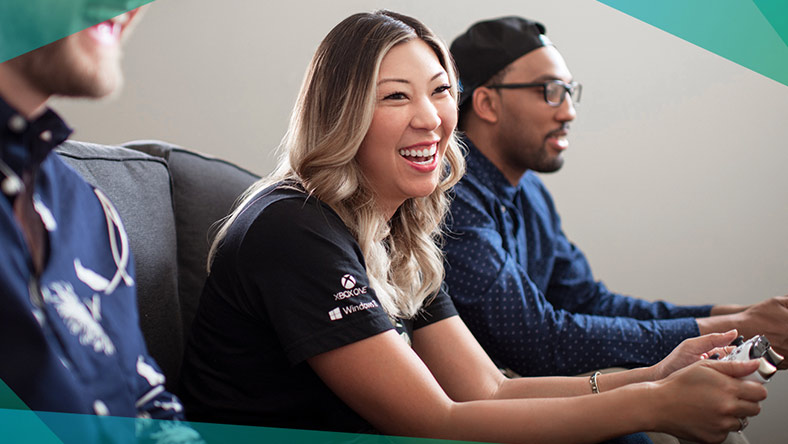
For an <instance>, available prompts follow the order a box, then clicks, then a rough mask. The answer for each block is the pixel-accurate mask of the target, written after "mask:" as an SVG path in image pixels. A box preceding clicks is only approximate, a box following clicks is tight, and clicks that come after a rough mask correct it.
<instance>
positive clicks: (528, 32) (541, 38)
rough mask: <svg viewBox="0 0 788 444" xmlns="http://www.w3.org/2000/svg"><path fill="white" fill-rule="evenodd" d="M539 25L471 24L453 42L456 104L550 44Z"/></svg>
mask: <svg viewBox="0 0 788 444" xmlns="http://www.w3.org/2000/svg"><path fill="white" fill-rule="evenodd" d="M544 33H545V27H544V25H543V24H541V23H539V22H535V21H533V20H528V19H524V18H522V17H514V16H511V17H501V18H497V19H492V20H485V21H481V22H477V23H475V24H473V25H472V26H471V27H470V28H468V30H467V31H466V32H465V33H464V34H462V35H460V36H459V37H457V38H456V39H454V41H453V42H452V44H451V54H452V57H454V63H455V64H456V65H457V70H458V71H459V74H460V89H461V93H460V103H459V104H458V105H459V106H460V107H462V105H463V103H465V101H466V100H467V99H468V98H469V97H471V96H472V95H473V91H474V90H475V89H476V88H478V87H479V86H481V85H483V84H484V83H485V82H486V81H487V80H489V79H490V77H492V76H494V75H495V74H497V73H498V72H499V71H500V70H502V69H504V68H505V67H506V66H507V65H509V64H510V63H512V62H514V61H515V60H517V59H519V58H520V57H522V56H524V55H525V54H528V53H529V52H531V51H533V50H534V49H537V48H541V47H542V46H547V45H552V44H553V43H552V42H551V41H550V39H548V38H547V36H545V35H544Z"/></svg>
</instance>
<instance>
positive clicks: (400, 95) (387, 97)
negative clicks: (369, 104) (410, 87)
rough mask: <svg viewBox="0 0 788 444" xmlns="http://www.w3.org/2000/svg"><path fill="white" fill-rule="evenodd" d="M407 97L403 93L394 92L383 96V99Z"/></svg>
mask: <svg viewBox="0 0 788 444" xmlns="http://www.w3.org/2000/svg"><path fill="white" fill-rule="evenodd" d="M407 98H408V97H407V96H406V95H405V93H401V92H395V93H391V94H389V95H387V96H385V97H383V100H403V99H407Z"/></svg>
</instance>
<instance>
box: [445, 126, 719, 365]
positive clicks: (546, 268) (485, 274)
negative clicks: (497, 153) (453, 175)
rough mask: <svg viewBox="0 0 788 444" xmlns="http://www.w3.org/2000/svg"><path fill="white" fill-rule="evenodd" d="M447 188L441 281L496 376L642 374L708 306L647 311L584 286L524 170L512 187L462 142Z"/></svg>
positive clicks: (598, 286)
mask: <svg viewBox="0 0 788 444" xmlns="http://www.w3.org/2000/svg"><path fill="white" fill-rule="evenodd" d="M465 142H466V144H467V145H468V151H469V153H468V156H467V173H466V175H465V177H463V179H462V180H461V181H460V182H459V183H458V184H457V185H456V186H455V188H454V191H453V193H454V196H453V201H452V205H451V216H450V217H449V218H448V222H447V225H448V227H447V228H448V235H447V236H446V245H445V248H444V250H445V253H446V282H447V283H448V287H449V294H450V295H451V296H452V299H453V300H454V303H455V306H456V308H457V310H458V311H459V313H460V316H461V317H462V318H463V320H464V321H465V323H466V324H467V325H468V327H469V328H470V329H471V331H472V332H473V334H474V335H475V336H476V338H477V340H478V341H479V342H480V343H481V344H482V346H483V347H484V348H485V350H486V351H487V353H488V354H490V356H491V357H492V358H493V360H495V361H496V363H497V364H498V365H500V366H502V367H508V368H510V369H512V370H514V371H515V372H517V373H519V374H521V375H529V376H537V375H573V374H578V373H582V372H586V371H589V370H594V369H599V368H606V367H613V366H623V367H636V366H641V365H651V364H654V363H656V362H657V361H659V360H660V359H662V358H663V357H664V356H665V355H667V354H668V353H669V352H670V351H671V350H672V349H673V348H674V347H676V345H678V344H679V343H680V342H681V341H682V340H684V339H685V338H688V337H692V336H697V335H698V334H699V331H698V326H697V323H696V322H695V320H694V319H693V318H695V317H703V316H708V315H709V312H710V310H711V306H676V305H673V304H670V303H667V302H661V301H660V302H648V301H644V300H640V299H636V298H632V297H628V296H622V295H619V294H616V293H613V292H611V291H609V290H608V289H607V288H606V287H605V285H604V284H603V283H602V282H597V281H595V280H594V277H593V274H592V273H591V268H590V266H589V264H588V262H587V261H586V258H585V256H584V255H583V253H582V252H581V251H580V250H579V249H578V248H577V247H576V246H575V245H573V244H572V243H571V242H569V240H568V239H567V238H566V236H565V235H564V233H563V231H562V228H561V220H560V218H559V216H558V213H557V211H556V209H555V206H554V204H553V200H552V197H551V196H550V193H549V192H548V191H547V189H546V188H545V186H544V184H543V183H542V181H541V180H540V179H539V178H538V177H537V175H536V174H534V173H533V172H531V171H528V172H527V173H526V174H525V175H524V176H523V178H522V180H521V181H520V183H519V184H518V185H517V186H512V185H511V184H510V183H509V182H508V181H507V180H506V178H505V177H504V175H503V174H502V173H501V172H500V171H499V170H498V169H497V168H496V167H495V165H493V164H492V163H491V162H490V161H489V160H488V159H487V158H486V157H484V155H482V154H481V152H479V151H478V149H477V148H476V147H475V146H474V145H473V143H471V142H470V140H468V139H467V138H466V139H465Z"/></svg>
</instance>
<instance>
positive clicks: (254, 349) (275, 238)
mask: <svg viewBox="0 0 788 444" xmlns="http://www.w3.org/2000/svg"><path fill="white" fill-rule="evenodd" d="M456 314H457V312H456V310H455V309H454V306H453V305H452V303H451V300H450V299H449V297H448V295H447V294H446V292H445V291H440V292H439V294H438V295H437V297H436V298H435V299H433V300H432V302H431V303H429V304H428V305H427V306H426V307H424V308H423V309H422V310H421V312H420V313H419V314H418V315H417V316H416V317H415V318H414V319H408V320H400V319H391V318H390V317H389V316H388V315H387V314H386V313H385V311H384V310H383V308H382V307H381V306H380V303H379V302H378V299H377V296H376V295H375V291H374V289H372V288H371V287H370V286H369V281H368V278H367V275H366V271H365V266H364V257H363V256H362V254H361V248H360V247H359V245H358V243H357V242H356V240H355V239H354V238H353V236H352V235H351V233H350V231H349V230H348V228H347V227H346V226H345V224H344V223H343V222H342V220H341V219H340V218H339V216H338V215H337V214H336V213H335V212H334V211H333V210H332V209H331V208H330V207H329V206H328V205H325V204H324V203H322V202H320V201H319V200H318V199H316V198H314V197H309V196H307V195H306V194H305V193H304V192H303V191H300V190H298V189H293V188H290V187H283V186H281V185H280V186H278V187H277V186H274V187H271V188H269V189H267V190H265V191H263V192H262V193H260V194H259V195H258V196H257V197H256V198H255V199H254V200H253V201H252V202H251V203H250V204H248V205H247V207H246V209H245V210H244V211H243V212H242V213H241V214H240V215H239V217H238V218H237V219H236V221H235V222H234V223H233V224H232V226H231V227H230V230H229V231H228V233H227V237H226V238H225V240H224V241H223V243H222V245H221V247H220V248H219V251H218V253H217V255H216V258H215V260H214V263H213V266H212V270H211V275H210V276H209V277H208V280H207V282H206V284H205V288H204V289H203V294H202V298H201V300H200V307H199V309H198V311H197V315H196V317H195V320H194V324H193V325H192V331H191V335H190V337H189V342H188V345H187V347H186V354H185V358H184V365H183V369H182V377H181V395H182V399H183V401H184V404H185V407H186V414H187V419H190V420H193V421H205V422H217V423H233V424H250V425H261V426H272V427H287V428H300V429H317V430H331V431H347V432H368V433H374V432H375V431H374V429H373V428H372V426H371V425H370V424H369V423H367V422H366V421H365V420H364V419H362V418H361V417H360V416H359V415H358V414H356V413H355V412H354V411H353V410H351V409H350V408H349V407H348V406H347V405H345V404H344V403H343V402H342V401H341V400H340V399H339V398H338V397H337V396H336V395H334V393H333V392H331V390H330V389H329V388H328V387H327V386H326V385H325V384H324V383H323V382H322V381H321V380H320V378H319V377H318V376H317V375H316V374H315V373H314V372H313V371H312V369H311V367H310V366H309V365H308V364H307V362H306V359H308V358H310V357H313V356H316V355H318V354H321V353H324V352H327V351H330V350H333V349H336V348H339V347H342V346H344V345H348V344H351V343H353V342H356V341H359V340H362V339H365V338H368V337H370V336H373V335H376V334H378V333H381V332H384V331H386V330H390V329H395V328H396V329H397V331H398V333H400V335H402V336H403V338H404V339H405V340H408V341H409V338H410V336H411V334H412V332H413V330H414V329H418V328H420V327H423V326H425V325H428V324H430V323H432V322H436V321H439V320H441V319H445V318H447V317H450V316H454V315H456ZM347 377H348V378H353V374H352V373H351V374H348V375H347ZM381 383H383V381H381Z"/></svg>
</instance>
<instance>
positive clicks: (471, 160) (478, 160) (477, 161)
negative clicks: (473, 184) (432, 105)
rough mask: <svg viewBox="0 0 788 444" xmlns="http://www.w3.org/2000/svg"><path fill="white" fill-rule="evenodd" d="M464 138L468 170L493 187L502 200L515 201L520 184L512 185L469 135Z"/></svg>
mask: <svg viewBox="0 0 788 444" xmlns="http://www.w3.org/2000/svg"><path fill="white" fill-rule="evenodd" d="M462 138H463V141H464V142H465V145H466V146H467V147H468V155H467V156H466V158H465V162H466V165H467V170H468V172H472V174H473V175H474V176H476V178H477V179H478V180H479V181H480V182H481V183H482V184H484V185H485V186H487V187H488V188H490V189H492V190H493V192H494V193H495V194H496V195H497V196H498V197H499V198H500V199H501V200H509V201H513V200H514V198H515V195H516V194H517V191H518V189H519V186H512V184H511V183H509V181H508V180H507V179H506V176H504V175H503V173H502V172H501V170H499V169H498V167H496V166H495V165H494V164H493V163H492V162H490V159H488V158H487V157H486V156H485V155H484V154H482V152H481V151H479V149H478V148H476V145H474V143H473V142H472V141H471V139H469V138H468V136H465V135H463V136H462Z"/></svg>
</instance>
